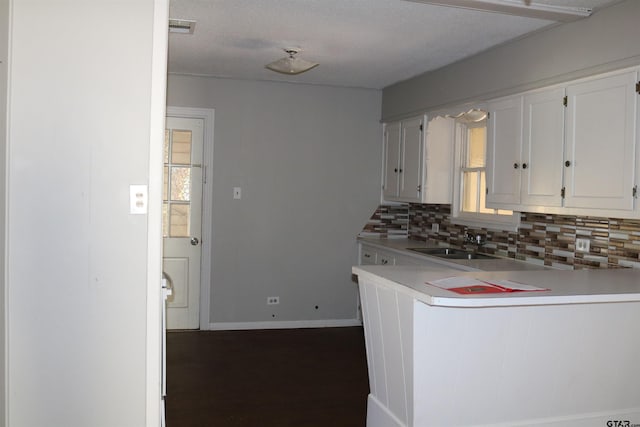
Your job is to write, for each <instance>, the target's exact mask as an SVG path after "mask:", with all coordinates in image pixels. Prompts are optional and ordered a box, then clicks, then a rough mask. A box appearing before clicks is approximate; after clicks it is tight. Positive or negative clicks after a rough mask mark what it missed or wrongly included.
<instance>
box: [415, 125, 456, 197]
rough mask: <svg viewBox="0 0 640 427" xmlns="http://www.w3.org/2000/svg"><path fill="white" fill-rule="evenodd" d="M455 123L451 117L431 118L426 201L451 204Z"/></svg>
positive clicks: (428, 132)
mask: <svg viewBox="0 0 640 427" xmlns="http://www.w3.org/2000/svg"><path fill="white" fill-rule="evenodd" d="M455 123H456V121H455V120H454V119H451V118H445V117H436V118H434V119H431V120H429V123H428V124H427V131H426V141H425V169H426V170H425V171H424V174H425V184H424V186H425V187H426V188H423V189H422V191H423V194H422V200H423V201H424V203H442V204H450V203H451V198H452V195H453V191H452V190H453V188H452V186H453V147H454V145H455Z"/></svg>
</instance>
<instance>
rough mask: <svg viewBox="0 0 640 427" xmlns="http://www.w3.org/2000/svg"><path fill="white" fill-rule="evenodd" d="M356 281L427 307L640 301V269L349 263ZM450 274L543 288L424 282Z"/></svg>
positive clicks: (449, 275)
mask: <svg viewBox="0 0 640 427" xmlns="http://www.w3.org/2000/svg"><path fill="white" fill-rule="evenodd" d="M353 273H354V274H356V275H358V276H359V280H364V281H367V280H368V281H371V282H374V283H377V284H379V285H382V286H387V287H390V288H393V289H396V290H400V291H402V292H405V293H407V294H409V295H411V296H412V297H413V298H415V299H417V300H419V301H422V302H424V303H426V304H429V305H432V306H442V307H499V306H532V305H557V304H593V303H611V302H628V301H640V270H637V269H611V270H609V269H599V270H576V271H565V270H544V271H540V270H538V271H522V270H521V271H473V272H469V271H459V270H453V269H452V270H439V271H434V270H433V269H429V267H421V266H380V265H367V266H355V267H353ZM451 276H465V277H473V278H476V279H480V280H505V279H508V280H513V281H516V282H519V283H524V284H527V285H532V286H538V287H542V288H548V289H549V290H548V291H534V292H504V293H497V294H465V295H462V294H458V293H456V292H453V291H448V290H446V289H442V288H439V287H436V286H432V285H428V284H427V283H426V282H428V281H433V280H437V279H442V278H446V277H451Z"/></svg>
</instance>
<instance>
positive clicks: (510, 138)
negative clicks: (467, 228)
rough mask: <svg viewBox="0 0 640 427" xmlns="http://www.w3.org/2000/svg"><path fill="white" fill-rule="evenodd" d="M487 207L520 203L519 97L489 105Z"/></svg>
mask: <svg viewBox="0 0 640 427" xmlns="http://www.w3.org/2000/svg"><path fill="white" fill-rule="evenodd" d="M488 106H489V120H488V122H487V188H488V191H487V206H488V207H491V206H492V204H518V203H520V178H521V176H520V170H521V169H520V167H521V165H520V154H521V153H520V151H521V148H522V96H520V95H519V96H515V97H510V98H503V99H500V100H496V101H492V102H490V103H489V105H488Z"/></svg>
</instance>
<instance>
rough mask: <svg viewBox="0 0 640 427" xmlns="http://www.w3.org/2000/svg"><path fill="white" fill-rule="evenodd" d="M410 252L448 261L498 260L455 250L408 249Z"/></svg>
mask: <svg viewBox="0 0 640 427" xmlns="http://www.w3.org/2000/svg"><path fill="white" fill-rule="evenodd" d="M408 249H409V250H410V251H414V252H420V253H421V254H425V255H431V256H435V257H438V258H447V259H496V257H495V256H492V255H487V254H480V253H477V252H469V251H465V250H464V249H454V248H408Z"/></svg>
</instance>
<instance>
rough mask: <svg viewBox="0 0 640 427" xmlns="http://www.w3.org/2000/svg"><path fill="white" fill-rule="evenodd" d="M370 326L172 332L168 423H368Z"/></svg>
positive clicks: (301, 426) (274, 426) (246, 426)
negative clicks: (367, 333) (367, 340)
mask: <svg viewBox="0 0 640 427" xmlns="http://www.w3.org/2000/svg"><path fill="white" fill-rule="evenodd" d="M368 392H369V383H368V379H367V365H366V356H365V346H364V337H363V331H362V328H359V327H354V328H322V329H288V330H260V331H206V332H169V333H168V334H167V400H166V414H167V427H227V426H228V427H237V426H243V427H289V426H290V427H327V426H331V427H342V426H344V427H361V426H362V427H363V426H365V420H366V400H367V394H368Z"/></svg>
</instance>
